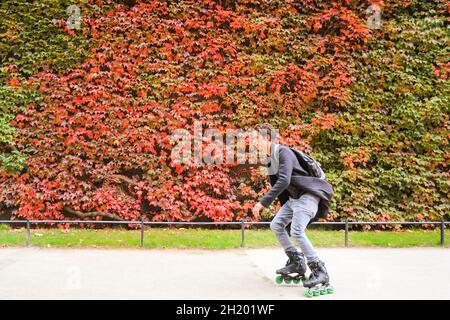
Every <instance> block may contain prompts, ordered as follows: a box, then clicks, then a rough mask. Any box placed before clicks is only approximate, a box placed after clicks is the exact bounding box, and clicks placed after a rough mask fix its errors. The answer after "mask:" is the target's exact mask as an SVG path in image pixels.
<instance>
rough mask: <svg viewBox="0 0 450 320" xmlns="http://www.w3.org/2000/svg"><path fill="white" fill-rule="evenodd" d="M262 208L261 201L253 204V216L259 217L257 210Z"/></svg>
mask: <svg viewBox="0 0 450 320" xmlns="http://www.w3.org/2000/svg"><path fill="white" fill-rule="evenodd" d="M262 209H264V206H263V205H262V204H261V203H259V202H258V203H257V204H255V206H254V207H253V209H252V213H253V215H254V216H255V218H259V212H260V211H261V210H262Z"/></svg>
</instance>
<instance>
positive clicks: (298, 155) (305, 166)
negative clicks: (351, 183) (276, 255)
mask: <svg viewBox="0 0 450 320" xmlns="http://www.w3.org/2000/svg"><path fill="white" fill-rule="evenodd" d="M256 130H257V131H258V133H259V135H258V138H259V141H258V148H259V149H260V151H262V152H265V154H267V157H268V159H269V163H268V165H267V167H268V170H269V178H270V183H271V185H272V188H271V189H270V190H269V192H268V193H267V194H266V195H265V196H264V197H263V198H262V199H261V200H260V201H259V202H258V203H257V204H255V206H254V207H253V210H252V212H253V214H254V216H255V217H258V216H259V212H260V211H261V210H262V209H263V208H268V207H269V206H270V205H271V203H272V202H273V201H274V200H275V198H277V197H278V199H279V200H280V202H281V205H282V207H281V209H280V210H279V211H278V213H277V214H276V215H275V217H274V218H273V220H272V222H271V224H270V228H271V229H272V231H273V232H274V233H275V236H276V237H277V240H278V242H279V243H280V245H281V246H282V247H283V249H284V250H285V252H286V254H288V252H289V254H288V257H289V261H288V264H287V265H286V269H285V270H292V269H295V266H296V264H295V261H299V260H295V259H298V258H299V257H303V255H304V257H305V258H306V260H307V261H308V266H309V267H310V269H311V279H310V280H309V281H308V280H305V281H304V282H303V283H304V286H305V287H307V288H308V289H307V291H306V296H308V297H310V296H316V295H318V294H319V295H320V294H327V293H332V292H333V290H332V288H331V287H330V286H329V276H328V274H327V271H326V269H325V265H324V264H323V262H322V261H321V260H320V259H319V256H318V255H317V253H316V251H315V250H314V247H313V246H312V244H311V242H310V241H309V239H308V237H307V236H306V233H305V230H306V227H307V226H308V225H309V223H311V222H312V221H314V220H318V219H319V218H325V217H326V216H327V214H328V210H329V205H330V202H331V198H332V195H333V188H332V186H331V185H330V184H329V183H328V182H327V181H326V180H325V174H324V172H323V171H322V169H321V167H320V164H319V163H318V162H316V161H315V160H314V159H312V158H311V157H310V156H309V155H307V154H305V153H303V152H299V151H297V150H295V149H292V148H290V147H288V146H286V145H281V144H278V143H277V140H278V136H277V133H276V131H275V129H274V128H273V127H272V126H271V125H269V124H263V125H258V126H257V127H256ZM289 224H290V225H291V228H290V234H289V233H288V231H287V230H286V227H287V226H288V225H289ZM290 236H291V237H292V238H293V239H294V240H295V242H296V243H297V244H298V246H299V247H300V248H301V251H302V253H303V255H302V256H300V255H299V254H297V252H298V251H297V249H296V247H295V246H294V244H293V243H292V242H291V240H290ZM298 263H299V264H298V265H301V263H300V262H298ZM281 270H283V269H280V270H277V273H279V271H281ZM299 271H301V272H299V273H297V275H298V277H297V278H295V280H296V281H301V280H303V279H304V271H303V270H302V268H299ZM283 272H284V271H283ZM279 274H281V276H278V277H277V278H276V282H277V283H281V282H282V281H283V280H284V281H285V282H286V279H288V283H290V279H291V278H292V276H289V274H286V273H279ZM286 276H289V277H290V278H288V277H286ZM292 281H293V279H292ZM305 283H306V284H305ZM318 285H320V286H318ZM316 286H317V288H316ZM311 288H313V289H311ZM329 289H330V290H329ZM317 293H318V294H317Z"/></svg>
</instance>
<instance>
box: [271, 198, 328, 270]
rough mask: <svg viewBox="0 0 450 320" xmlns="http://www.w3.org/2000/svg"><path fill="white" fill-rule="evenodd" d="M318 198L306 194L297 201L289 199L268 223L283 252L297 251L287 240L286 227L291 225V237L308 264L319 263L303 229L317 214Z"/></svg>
mask: <svg viewBox="0 0 450 320" xmlns="http://www.w3.org/2000/svg"><path fill="white" fill-rule="evenodd" d="M319 201H320V198H319V197H317V196H315V195H312V194H309V193H306V194H303V195H302V196H301V197H300V198H299V199H293V198H289V200H288V201H287V202H286V203H285V204H284V205H283V206H282V207H281V209H280V211H278V213H277V215H276V216H275V217H274V218H273V220H272V222H271V223H270V228H271V229H272V231H273V232H274V233H275V236H276V237H277V239H278V242H280V244H281V246H282V247H283V248H284V250H285V251H297V249H296V248H295V246H294V245H293V244H292V242H291V240H290V239H289V235H288V233H287V231H286V226H287V225H288V224H289V222H292V224H291V236H292V238H294V239H295V241H296V242H297V243H298V245H299V246H300V248H301V250H302V252H303V253H304V254H305V257H306V259H307V260H308V262H312V261H319V257H318V255H317V253H316V251H315V250H314V248H313V246H312V244H311V242H310V241H309V239H308V238H307V237H306V234H305V229H306V226H307V225H308V223H309V221H310V220H311V219H312V218H314V216H315V215H316V212H317V208H318V205H319Z"/></svg>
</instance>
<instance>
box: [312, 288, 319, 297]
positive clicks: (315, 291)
mask: <svg viewBox="0 0 450 320" xmlns="http://www.w3.org/2000/svg"><path fill="white" fill-rule="evenodd" d="M313 296H314V297H318V296H320V290H319V289H317V288H316V289H314V290H313Z"/></svg>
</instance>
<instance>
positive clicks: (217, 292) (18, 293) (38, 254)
mask: <svg viewBox="0 0 450 320" xmlns="http://www.w3.org/2000/svg"><path fill="white" fill-rule="evenodd" d="M318 251H319V254H320V255H321V257H322V258H323V259H324V260H325V261H326V263H327V267H328V269H329V273H330V275H331V277H332V281H331V282H332V284H333V285H334V287H335V289H336V293H335V294H333V295H328V296H321V297H317V298H313V299H395V298H398V299H450V272H449V271H450V249H448V248H447V249H445V248H443V249H439V248H410V249H375V248H373V249H372V248H370V249H368V248H335V249H323V248H319V250H318ZM285 260H286V258H285V256H284V254H283V253H282V252H281V251H280V250H279V249H274V248H270V249H246V250H245V249H233V250H172V249H171V250H138V249H135V250H134V249H129V250H112V249H111V250H109V249H47V248H46V249H40V248H2V249H0V274H1V277H0V299H307V298H305V297H304V295H303V294H304V290H305V289H304V288H303V287H301V286H298V285H276V284H275V283H274V280H273V279H274V270H275V269H276V268H278V267H280V266H282V265H283V264H284V263H285Z"/></svg>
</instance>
